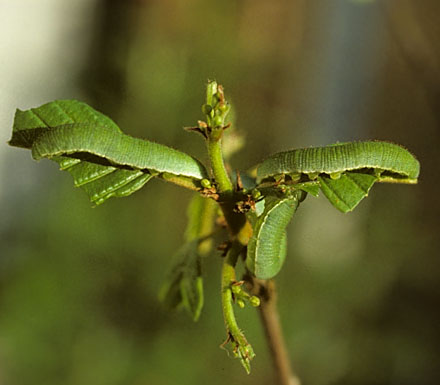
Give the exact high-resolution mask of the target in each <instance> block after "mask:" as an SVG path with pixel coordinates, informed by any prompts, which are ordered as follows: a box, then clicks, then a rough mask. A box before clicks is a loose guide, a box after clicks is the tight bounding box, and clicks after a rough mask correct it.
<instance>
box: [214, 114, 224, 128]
mask: <svg viewBox="0 0 440 385" xmlns="http://www.w3.org/2000/svg"><path fill="white" fill-rule="evenodd" d="M213 124H214V127H220V126H222V125H223V118H222V117H221V116H219V115H217V116H215V117H214V119H213Z"/></svg>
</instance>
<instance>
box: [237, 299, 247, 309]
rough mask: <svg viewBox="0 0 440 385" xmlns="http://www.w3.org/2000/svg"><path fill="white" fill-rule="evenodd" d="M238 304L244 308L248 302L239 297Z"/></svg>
mask: <svg viewBox="0 0 440 385" xmlns="http://www.w3.org/2000/svg"><path fill="white" fill-rule="evenodd" d="M237 305H238V307H240V308H241V309H243V308H244V307H245V306H246V304H245V303H244V301H243V300H242V299H237Z"/></svg>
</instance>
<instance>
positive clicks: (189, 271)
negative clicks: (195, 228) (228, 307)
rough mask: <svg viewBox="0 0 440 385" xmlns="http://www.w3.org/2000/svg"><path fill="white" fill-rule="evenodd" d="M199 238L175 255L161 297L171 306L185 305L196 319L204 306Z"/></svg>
mask: <svg viewBox="0 0 440 385" xmlns="http://www.w3.org/2000/svg"><path fill="white" fill-rule="evenodd" d="M198 245H199V242H198V240H193V241H191V242H188V243H186V244H185V245H183V247H182V248H181V249H180V250H179V251H178V252H177V253H176V254H175V256H174V257H173V262H172V266H171V268H170V270H169V272H168V276H167V278H166V280H165V282H164V284H163V285H162V288H161V290H160V294H159V298H160V300H161V301H162V302H164V303H165V305H167V306H168V307H170V308H179V307H184V308H185V309H186V310H188V312H189V313H190V314H191V315H192V318H193V320H194V321H197V320H198V318H199V317H200V313H201V311H202V308H203V278H202V271H201V256H200V254H199V253H198Z"/></svg>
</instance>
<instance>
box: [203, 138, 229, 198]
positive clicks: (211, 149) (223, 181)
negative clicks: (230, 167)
mask: <svg viewBox="0 0 440 385" xmlns="http://www.w3.org/2000/svg"><path fill="white" fill-rule="evenodd" d="M222 131H223V130H222ZM222 131H220V130H213V132H212V133H211V134H210V137H209V138H208V154H209V160H210V162H211V167H212V172H213V174H214V178H215V181H216V182H217V186H218V191H219V192H220V193H230V194H232V189H233V187H232V182H231V180H230V179H229V175H228V173H227V171H226V167H225V163H224V162H223V155H222V140H221V135H222Z"/></svg>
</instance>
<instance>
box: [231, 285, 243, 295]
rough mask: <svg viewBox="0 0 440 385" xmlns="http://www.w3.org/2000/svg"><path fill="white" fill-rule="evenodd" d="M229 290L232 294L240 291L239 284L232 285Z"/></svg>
mask: <svg viewBox="0 0 440 385" xmlns="http://www.w3.org/2000/svg"><path fill="white" fill-rule="evenodd" d="M231 290H232V292H233V293H234V294H238V293H240V292H241V286H240V285H232V287H231Z"/></svg>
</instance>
